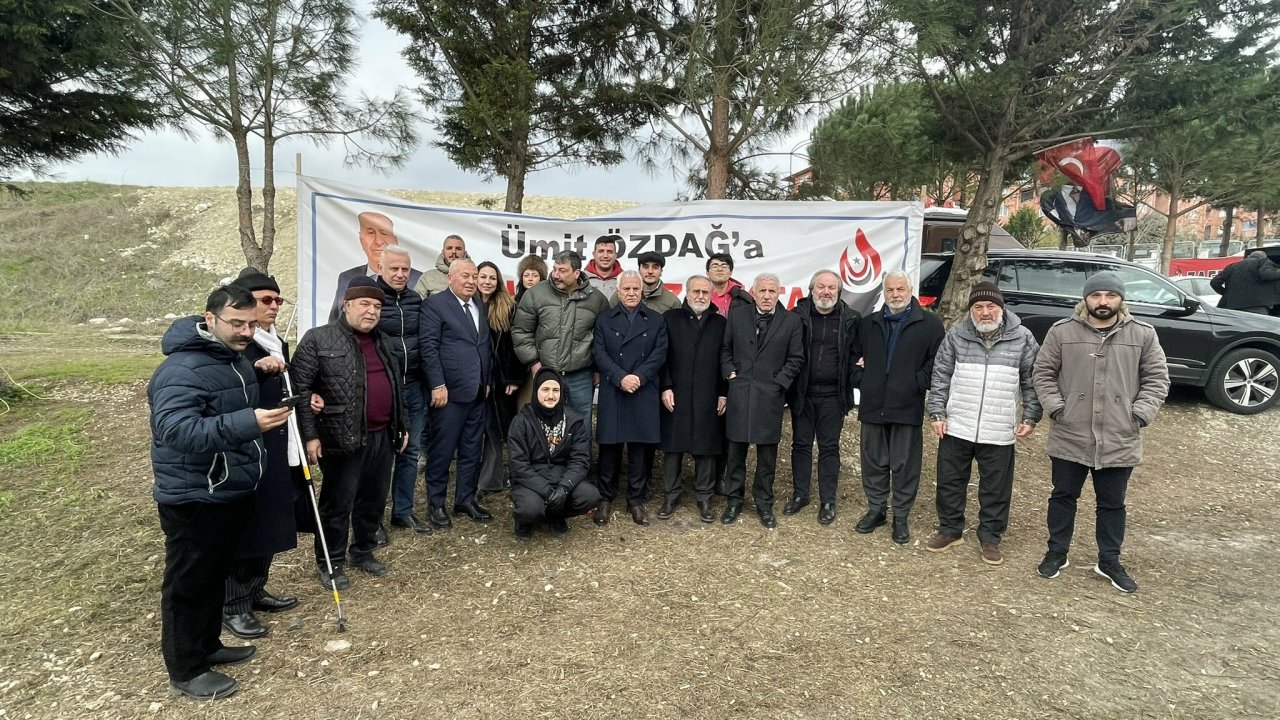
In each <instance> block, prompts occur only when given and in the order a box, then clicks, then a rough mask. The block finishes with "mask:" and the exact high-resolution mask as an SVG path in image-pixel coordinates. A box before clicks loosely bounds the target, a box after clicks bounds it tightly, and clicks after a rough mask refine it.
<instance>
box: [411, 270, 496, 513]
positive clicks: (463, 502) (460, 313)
mask: <svg viewBox="0 0 1280 720" xmlns="http://www.w3.org/2000/svg"><path fill="white" fill-rule="evenodd" d="M476 275H477V272H476V265H475V263H474V262H472V261H471V260H469V259H467V258H461V259H458V260H454V261H453V263H452V264H451V265H450V266H449V290H448V292H442V293H436V294H435V295H432V296H431V297H429V298H427V299H426V300H424V301H423V303H422V318H421V322H420V323H419V325H418V345H419V350H420V352H421V353H422V370H423V372H424V373H425V374H426V376H427V387H428V388H430V393H431V396H430V397H431V411H430V412H431V420H430V422H431V439H430V441H429V442H428V444H427V473H426V480H427V499H428V502H429V504H430V510H429V512H428V519H429V520H430V521H431V523H432V524H433V525H435V526H436V527H439V528H449V527H452V526H453V523H452V522H451V521H450V519H449V514H448V513H446V512H445V509H444V503H445V498H446V497H447V496H448V494H449V465H450V464H451V463H452V462H453V459H454V457H455V456H456V457H457V458H458V469H457V485H456V488H455V490H454V495H453V512H454V513H455V514H456V513H464V514H466V515H467V517H470V518H471V519H472V520H474V521H475V522H479V523H487V522H489V521H491V520H493V516H492V515H490V514H489V511H488V510H485V509H484V508H483V507H481V506H480V504H479V503H477V502H476V484H477V481H478V479H479V475H480V461H481V451H482V449H483V447H484V445H483V440H484V419H485V416H484V401H485V397H486V393H487V392H488V390H489V382H490V377H491V373H492V371H493V360H492V357H491V354H490V349H489V323H488V322H487V321H486V320H485V318H486V317H488V316H487V315H486V314H485V307H484V303H483V302H481V300H480V298H479V296H477V295H476Z"/></svg>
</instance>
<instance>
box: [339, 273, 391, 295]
mask: <svg viewBox="0 0 1280 720" xmlns="http://www.w3.org/2000/svg"><path fill="white" fill-rule="evenodd" d="M366 297H367V298H373V299H374V300H377V301H378V302H386V301H387V294H386V293H384V292H382V288H380V287H378V282H377V281H376V280H374V279H373V278H371V277H368V276H365V275H362V276H360V277H358V278H353V279H352V280H351V284H350V285H348V286H347V292H346V294H344V295H343V296H342V300H343V302H346V301H347V300H355V299H356V298H366Z"/></svg>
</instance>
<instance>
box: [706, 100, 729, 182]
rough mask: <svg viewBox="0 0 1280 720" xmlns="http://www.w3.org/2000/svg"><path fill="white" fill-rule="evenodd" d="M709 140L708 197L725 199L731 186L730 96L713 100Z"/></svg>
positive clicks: (707, 157) (707, 161) (707, 158)
mask: <svg viewBox="0 0 1280 720" xmlns="http://www.w3.org/2000/svg"><path fill="white" fill-rule="evenodd" d="M718 85H719V84H718V83H717V86H718ZM708 140H709V143H708V148H707V156H706V163H707V194H706V197H707V199H708V200H723V199H724V197H725V191H726V189H727V188H728V187H729V98H728V97H720V96H717V97H714V98H712V100H711V137H710V138H708Z"/></svg>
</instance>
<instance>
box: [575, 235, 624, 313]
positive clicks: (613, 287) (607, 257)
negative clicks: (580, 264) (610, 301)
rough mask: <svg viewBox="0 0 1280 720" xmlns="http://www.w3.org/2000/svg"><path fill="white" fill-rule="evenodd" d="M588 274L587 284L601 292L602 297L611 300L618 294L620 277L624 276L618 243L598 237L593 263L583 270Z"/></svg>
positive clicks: (593, 253)
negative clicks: (619, 258) (619, 260)
mask: <svg viewBox="0 0 1280 720" xmlns="http://www.w3.org/2000/svg"><path fill="white" fill-rule="evenodd" d="M583 271H584V272H585V273H586V274H587V282H589V283H590V284H591V287H593V288H595V289H596V290H599V291H600V294H601V295H604V296H605V297H606V298H611V297H613V296H614V295H615V294H617V292H618V276H619V275H621V274H622V265H621V264H620V263H619V262H618V243H617V241H615V240H614V239H613V238H611V237H598V238H596V244H595V247H594V249H593V250H592V251H591V262H589V263H587V266H586V267H585V268H583Z"/></svg>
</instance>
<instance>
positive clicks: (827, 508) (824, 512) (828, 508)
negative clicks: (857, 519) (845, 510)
mask: <svg viewBox="0 0 1280 720" xmlns="http://www.w3.org/2000/svg"><path fill="white" fill-rule="evenodd" d="M835 520H836V504H835V503H822V504H821V505H819V506H818V523H819V524H821V525H830V524H831V523H833V522H835Z"/></svg>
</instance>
